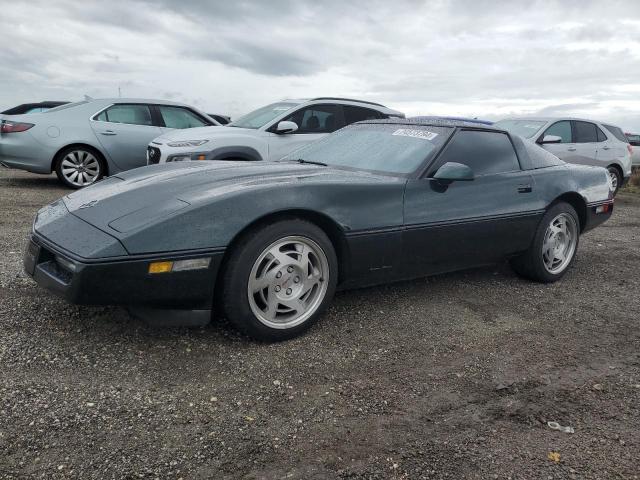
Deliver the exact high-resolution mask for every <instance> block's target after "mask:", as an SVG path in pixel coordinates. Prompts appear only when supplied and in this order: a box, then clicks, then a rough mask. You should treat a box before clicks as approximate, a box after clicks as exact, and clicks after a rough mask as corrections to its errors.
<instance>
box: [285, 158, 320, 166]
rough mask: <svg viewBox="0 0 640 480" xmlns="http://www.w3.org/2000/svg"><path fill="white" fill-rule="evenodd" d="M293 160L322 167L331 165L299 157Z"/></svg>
mask: <svg viewBox="0 0 640 480" xmlns="http://www.w3.org/2000/svg"><path fill="white" fill-rule="evenodd" d="M291 161H292V162H298V163H303V164H307V165H320V166H321V167H328V166H329V165H327V164H326V163H322V162H315V161H313V160H305V159H304V158H298V159H296V160H291Z"/></svg>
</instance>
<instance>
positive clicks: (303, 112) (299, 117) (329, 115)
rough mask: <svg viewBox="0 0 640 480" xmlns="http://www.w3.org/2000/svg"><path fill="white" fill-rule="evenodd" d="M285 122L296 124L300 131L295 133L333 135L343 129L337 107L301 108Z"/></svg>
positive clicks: (317, 106)
mask: <svg viewBox="0 0 640 480" xmlns="http://www.w3.org/2000/svg"><path fill="white" fill-rule="evenodd" d="M283 120H287V121H290V122H296V124H297V125H298V130H296V132H294V133H331V132H335V131H336V130H338V129H339V128H341V127H342V125H341V123H342V122H341V120H340V115H339V110H338V107H337V106H336V105H313V106H311V107H307V108H301V109H300V110H298V111H297V112H294V113H292V114H291V115H289V116H288V117H287V118H285V119H283Z"/></svg>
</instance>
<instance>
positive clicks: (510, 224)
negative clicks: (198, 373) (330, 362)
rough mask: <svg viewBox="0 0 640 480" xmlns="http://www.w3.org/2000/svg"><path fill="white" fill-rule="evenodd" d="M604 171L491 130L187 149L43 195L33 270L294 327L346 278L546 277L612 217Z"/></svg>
mask: <svg viewBox="0 0 640 480" xmlns="http://www.w3.org/2000/svg"><path fill="white" fill-rule="evenodd" d="M612 209H613V197H612V191H611V189H610V183H609V180H608V176H607V171H606V170H605V169H604V168H601V167H585V166H577V165H568V164H565V163H564V162H562V161H560V160H559V159H558V158H557V157H555V156H553V155H552V154H550V153H548V152H546V151H544V150H543V149H541V148H540V147H538V146H537V145H535V144H533V143H531V142H528V141H525V140H522V139H521V138H520V137H518V136H515V135H510V134H509V133H508V132H506V131H503V130H498V129H495V128H492V127H488V126H479V125H478V124H474V123H468V122H456V121H436V120H434V121H431V122H430V123H428V124H423V123H415V122H413V123H412V122H411V121H407V120H397V121H396V120H374V121H367V122H362V123H358V124H354V125H352V126H349V127H346V128H344V129H342V130H340V131H338V132H336V133H335V134H332V135H330V136H328V137H326V138H325V139H323V140H321V141H319V142H316V143H313V144H309V145H308V146H306V147H304V148H303V149H301V150H298V151H297V152H296V153H295V154H292V155H291V156H289V157H285V158H284V159H282V160H281V161H278V162H240V161H236V162H232V161H219V162H198V161H192V162H177V163H167V164H165V165H154V166H151V167H147V168H140V169H136V170H132V171H126V172H121V173H118V174H117V175H115V176H112V177H110V178H108V179H106V180H103V181H101V182H99V183H97V184H96V185H95V186H91V187H89V188H86V189H84V190H81V191H77V192H75V193H72V194H70V195H67V196H66V197H64V198H62V199H60V200H58V201H56V202H55V203H53V204H51V205H49V206H47V207H45V208H43V209H41V210H40V212H39V213H38V215H37V217H36V219H35V222H34V227H33V233H32V236H31V240H30V242H29V246H28V249H27V253H26V255H25V269H26V272H27V273H28V274H29V275H31V276H33V278H35V280H36V281H37V282H38V283H39V284H40V285H41V286H43V287H46V288H48V289H49V290H51V291H53V292H55V293H57V294H58V295H60V296H62V297H64V298H65V299H67V300H68V301H70V302H72V303H76V304H120V305H126V306H129V307H131V309H132V311H133V313H135V314H137V315H139V316H142V317H145V318H147V319H151V320H153V321H156V322H162V323H173V324H176V323H178V324H182V325H193V324H202V323H206V322H208V321H209V320H210V318H211V312H212V310H213V309H214V307H215V309H216V310H218V311H220V312H222V314H224V315H226V317H227V318H228V319H229V320H230V321H231V322H232V323H233V324H234V325H236V326H237V327H238V328H240V329H241V330H242V331H244V332H246V333H247V334H249V335H250V336H253V337H255V338H259V339H269V340H279V339H284V338H289V337H292V336H294V335H297V334H299V333H301V332H302V331H304V330H305V329H307V328H308V327H309V326H310V325H311V324H312V323H313V322H314V321H315V320H316V319H317V318H318V316H319V315H320V313H321V312H322V311H323V310H324V308H325V307H326V306H327V304H328V303H329V302H330V301H331V298H332V297H333V294H334V292H335V290H336V288H352V287H360V286H364V285H372V284H378V283H385V282H392V281H396V280H401V279H409V278H414V277H421V276H426V275H431V274H436V273H441V272H449V271H452V270H458V269H465V268H469V267H475V266H479V265H485V264H490V263H493V262H499V261H502V260H503V259H505V258H508V259H509V260H510V261H511V264H512V265H513V267H514V269H515V271H516V272H518V273H519V274H521V275H523V276H525V277H527V278H531V279H533V280H537V281H541V282H553V281H555V280H558V279H559V278H560V277H562V275H564V274H565V272H566V271H567V269H568V267H569V265H570V264H571V262H572V261H573V259H574V256H575V253H576V250H577V247H578V238H579V235H580V234H581V233H582V232H585V231H586V230H589V229H591V228H593V227H595V226H596V225H598V224H600V223H602V222H604V221H605V220H607V219H608V218H609V216H610V215H611V212H612Z"/></svg>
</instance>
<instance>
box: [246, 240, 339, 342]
mask: <svg viewBox="0 0 640 480" xmlns="http://www.w3.org/2000/svg"><path fill="white" fill-rule="evenodd" d="M328 283H329V262H328V261H327V256H326V254H325V252H324V251H323V250H322V248H321V247H320V246H319V245H318V244H317V243H316V242H314V241H313V240H311V239H310V238H306V237H300V236H290V237H285V238H282V239H280V240H278V241H276V242H274V243H272V244H271V245H269V246H268V247H267V248H266V249H264V250H263V252H262V253H261V254H260V255H259V256H258V259H257V260H256V261H255V263H254V264H253V268H252V269H251V274H250V276H249V282H248V290H247V293H248V295H249V305H250V307H251V310H252V312H253V314H254V315H255V316H256V318H257V319H258V320H259V321H260V322H261V323H263V324H264V325H267V326H268V327H271V328H278V329H287V328H292V327H295V326H297V325H300V324H301V323H303V322H304V321H306V320H307V319H309V317H311V316H312V315H313V314H314V313H315V312H316V310H318V308H319V307H320V304H321V303H322V300H324V297H325V295H326V292H327V285H328Z"/></svg>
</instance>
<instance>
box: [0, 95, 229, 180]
mask: <svg viewBox="0 0 640 480" xmlns="http://www.w3.org/2000/svg"><path fill="white" fill-rule="evenodd" d="M205 125H206V126H209V125H218V123H217V122H216V121H215V120H213V119H212V118H210V117H209V116H208V115H207V114H205V113H202V112H200V111H198V110H196V109H195V108H193V107H190V106H188V105H184V104H181V103H174V102H167V101H164V100H141V99H137V98H133V99H124V98H115V99H110V98H107V99H100V100H95V99H89V100H84V101H81V102H76V103H69V104H65V105H62V106H59V107H56V108H52V109H51V110H48V111H46V112H43V113H37V114H24V115H12V116H11V117H4V118H3V119H1V120H0V164H2V165H4V166H6V167H10V168H19V169H22V170H28V171H30V172H34V173H46V174H50V173H51V172H52V171H55V172H56V174H57V175H58V178H59V179H60V181H61V182H62V183H64V184H65V185H67V186H68V187H71V188H81V187H85V186H87V185H91V184H92V183H94V182H95V181H97V180H99V179H100V178H101V177H103V176H106V175H113V174H114V173H117V172H121V171H123V170H129V169H131V168H136V167H141V166H143V165H146V163H147V158H146V150H147V145H148V144H149V142H150V141H151V140H152V139H154V138H156V137H157V136H159V135H161V134H162V133H163V132H167V131H169V130H173V129H184V128H192V127H202V126H205Z"/></svg>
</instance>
